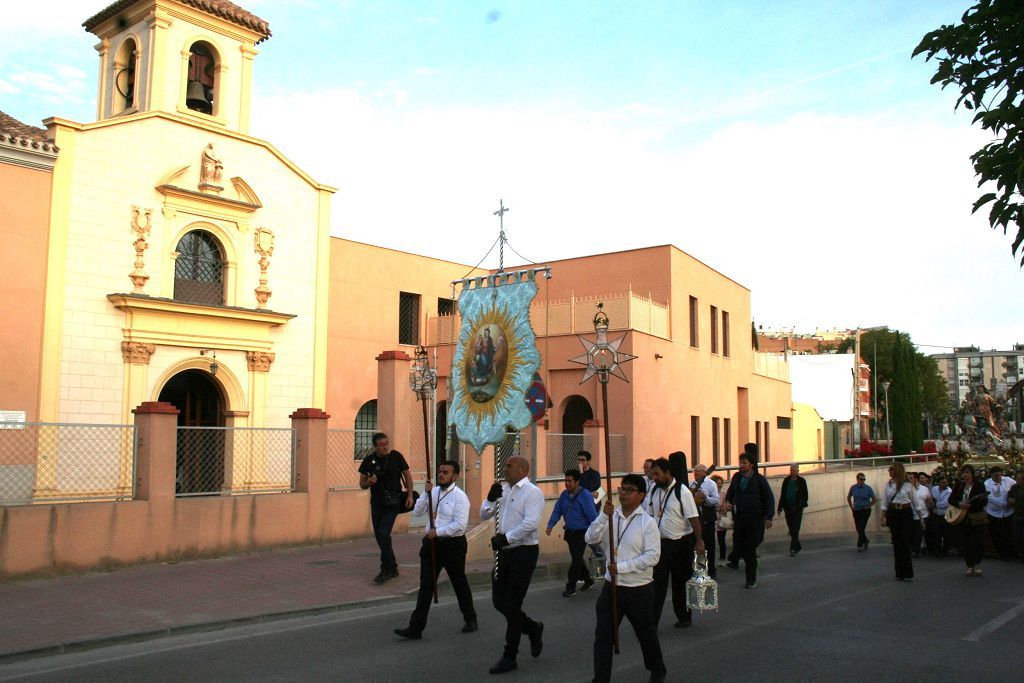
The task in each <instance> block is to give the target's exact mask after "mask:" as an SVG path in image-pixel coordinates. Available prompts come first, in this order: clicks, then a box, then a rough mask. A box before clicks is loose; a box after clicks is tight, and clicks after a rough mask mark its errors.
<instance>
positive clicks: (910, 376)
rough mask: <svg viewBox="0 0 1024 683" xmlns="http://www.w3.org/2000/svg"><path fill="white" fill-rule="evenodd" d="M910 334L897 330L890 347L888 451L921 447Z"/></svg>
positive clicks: (918, 389)
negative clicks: (889, 430)
mask: <svg viewBox="0 0 1024 683" xmlns="http://www.w3.org/2000/svg"><path fill="white" fill-rule="evenodd" d="M914 354H915V351H914V347H913V346H912V345H911V343H910V337H909V336H907V335H904V334H899V333H897V335H896V339H895V342H894V344H893V347H892V353H891V359H892V375H893V376H892V385H891V386H890V387H889V403H890V404H891V405H892V408H891V415H890V419H891V423H890V424H891V427H892V451H893V453H910V452H911V451H919V450H921V446H922V444H923V441H924V439H923V435H922V430H921V412H922V411H921V384H920V382H919V380H918V377H917V361H916V358H915V356H914Z"/></svg>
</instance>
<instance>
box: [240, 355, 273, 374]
mask: <svg viewBox="0 0 1024 683" xmlns="http://www.w3.org/2000/svg"><path fill="white" fill-rule="evenodd" d="M274 357H275V354H273V353H264V352H263V351H246V352H245V358H246V360H248V361H249V370H250V371H251V372H270V366H271V364H272V363H273V362H274Z"/></svg>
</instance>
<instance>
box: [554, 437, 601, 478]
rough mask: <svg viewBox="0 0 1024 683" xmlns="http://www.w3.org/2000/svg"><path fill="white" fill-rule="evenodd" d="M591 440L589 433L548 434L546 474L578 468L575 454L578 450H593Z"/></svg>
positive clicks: (556, 473) (557, 473) (555, 473)
mask: <svg viewBox="0 0 1024 683" xmlns="http://www.w3.org/2000/svg"><path fill="white" fill-rule="evenodd" d="M592 441H593V439H592V437H591V435H590V434H548V435H547V452H548V456H547V457H548V462H547V465H548V470H547V471H548V474H549V475H551V476H555V475H560V474H561V473H562V472H565V471H566V470H568V469H573V468H578V465H577V463H576V455H577V454H578V453H579V452H580V451H590V452H593V450H594V449H593V448H592V447H591V446H592V445H593V444H592Z"/></svg>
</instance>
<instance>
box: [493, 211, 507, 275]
mask: <svg viewBox="0 0 1024 683" xmlns="http://www.w3.org/2000/svg"><path fill="white" fill-rule="evenodd" d="M511 210H512V209H509V208H507V207H506V206H505V200H504V199H499V200H498V210H497V211H495V212H494V214H493V215H495V216H497V217H498V227H499V233H498V242H499V244H498V272H499V273H501V272H504V270H505V242H506V240H505V214H506V213H507V212H509V211H511Z"/></svg>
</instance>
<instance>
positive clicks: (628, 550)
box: [584, 496, 674, 588]
mask: <svg viewBox="0 0 1024 683" xmlns="http://www.w3.org/2000/svg"><path fill="white" fill-rule="evenodd" d="M673 497H674V496H673ZM612 519H613V521H614V526H613V527H612V529H613V531H614V532H615V569H616V571H617V572H618V577H617V578H616V583H617V584H618V585H619V586H624V587H627V588H635V587H637V586H644V585H647V584H649V583H650V582H651V581H653V580H654V565H656V564H658V560H659V559H660V558H661V535H660V534H659V533H658V524H657V522H655V521H654V519H653V518H652V517H651V516H650V515H648V514H647V513H646V512H644V510H643V508H642V506H639V505H638V506H637V508H636V509H635V510H633V513H632V514H631V515H630V516H629V517H623V516H622V508H615V513H614V514H613V515H612ZM584 539H585V540H586V542H587V543H591V544H593V543H600V544H601V546H602V547H603V548H604V556H605V557H608V558H610V557H611V553H610V552H609V549H608V515H605V514H600V515H598V516H597V518H596V519H595V520H594V521H593V522H591V523H590V527H589V528H588V529H587V533H586V535H585V536H584ZM604 578H605V579H607V580H608V581H611V574H610V573H609V572H608V571H607V570H605V573H604Z"/></svg>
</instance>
